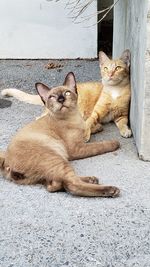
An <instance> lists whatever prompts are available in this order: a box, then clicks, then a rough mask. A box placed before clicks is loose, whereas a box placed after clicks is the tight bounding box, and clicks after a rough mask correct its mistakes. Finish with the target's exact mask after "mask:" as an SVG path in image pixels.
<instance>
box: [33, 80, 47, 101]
mask: <svg viewBox="0 0 150 267" xmlns="http://www.w3.org/2000/svg"><path fill="white" fill-rule="evenodd" d="M35 88H36V90H37V92H38V94H39V95H40V97H41V99H42V101H43V102H44V104H45V102H46V101H47V99H48V95H49V91H50V88H49V87H48V86H46V85H45V84H43V83H36V84H35Z"/></svg>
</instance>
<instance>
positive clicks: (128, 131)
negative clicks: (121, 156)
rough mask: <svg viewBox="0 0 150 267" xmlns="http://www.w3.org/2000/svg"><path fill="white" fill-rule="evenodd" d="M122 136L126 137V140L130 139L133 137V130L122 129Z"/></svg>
mask: <svg viewBox="0 0 150 267" xmlns="http://www.w3.org/2000/svg"><path fill="white" fill-rule="evenodd" d="M120 134H121V136H122V137H124V138H129V137H131V136H132V131H131V129H129V128H126V129H122V130H121V131H120Z"/></svg>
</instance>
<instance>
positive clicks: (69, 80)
mask: <svg viewBox="0 0 150 267" xmlns="http://www.w3.org/2000/svg"><path fill="white" fill-rule="evenodd" d="M63 85H65V86H67V87H68V88H69V89H70V90H72V91H73V92H74V93H76V94H77V86H76V79H75V75H74V73H73V72H69V73H68V74H67V76H66V78H65V80H64V83H63Z"/></svg>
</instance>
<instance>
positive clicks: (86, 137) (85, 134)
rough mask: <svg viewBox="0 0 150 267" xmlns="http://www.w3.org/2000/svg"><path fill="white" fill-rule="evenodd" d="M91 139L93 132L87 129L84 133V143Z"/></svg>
mask: <svg viewBox="0 0 150 267" xmlns="http://www.w3.org/2000/svg"><path fill="white" fill-rule="evenodd" d="M90 137H91V130H90V129H89V128H87V129H86V130H85V133H84V142H88V141H89V140H90Z"/></svg>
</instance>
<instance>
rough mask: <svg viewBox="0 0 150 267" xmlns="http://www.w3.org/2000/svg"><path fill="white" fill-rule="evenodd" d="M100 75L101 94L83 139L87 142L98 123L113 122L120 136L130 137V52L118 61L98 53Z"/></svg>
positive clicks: (87, 121) (87, 123)
mask: <svg viewBox="0 0 150 267" xmlns="http://www.w3.org/2000/svg"><path fill="white" fill-rule="evenodd" d="M99 60H100V69H101V74H102V84H103V88H102V92H101V94H100V96H99V99H98V101H97V103H96V104H95V106H94V108H93V111H92V113H91V115H90V116H89V118H88V119H87V120H86V134H85V139H86V140H87V141H88V140H89V139H90V135H91V132H92V128H93V127H95V126H96V125H97V124H99V123H106V122H110V121H114V122H115V124H116V125H117V127H118V129H119V131H120V134H121V136H123V137H126V138H127V137H130V136H131V134H132V133H131V130H130V128H129V127H128V111H129V103H130V98H131V90H130V80H129V66H130V52H129V50H126V51H124V52H123V54H122V56H121V58H120V59H117V60H110V59H109V58H108V57H107V56H106V54H105V53H103V52H100V53H99Z"/></svg>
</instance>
